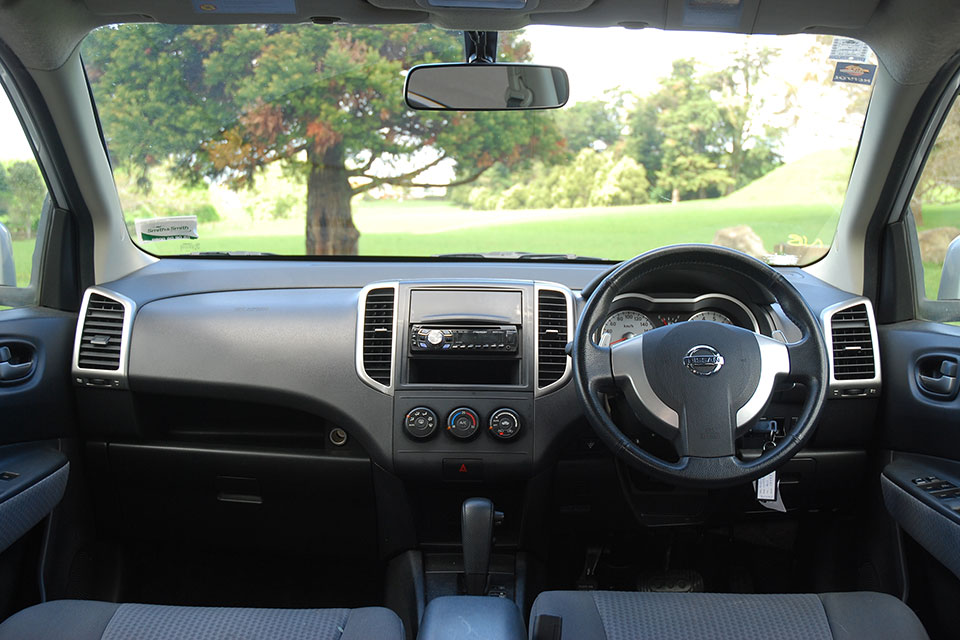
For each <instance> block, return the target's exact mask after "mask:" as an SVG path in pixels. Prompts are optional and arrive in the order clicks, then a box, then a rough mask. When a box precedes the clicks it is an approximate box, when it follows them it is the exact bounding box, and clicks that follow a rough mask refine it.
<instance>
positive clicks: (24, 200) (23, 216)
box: [0, 160, 47, 239]
mask: <svg viewBox="0 0 960 640" xmlns="http://www.w3.org/2000/svg"><path fill="white" fill-rule="evenodd" d="M6 173H7V175H6V181H7V185H8V190H7V193H8V196H7V198H6V199H5V200H6V211H5V212H0V213H5V216H4V220H3V222H4V224H5V225H6V226H7V230H9V231H10V234H11V235H12V236H13V237H14V238H18V239H22V238H30V237H32V236H33V234H34V232H35V231H36V229H37V222H38V221H39V220H40V214H41V213H42V211H43V199H44V197H45V196H46V195H47V187H46V185H45V184H44V183H43V177H42V176H41V175H40V170H39V169H38V168H37V165H36V163H35V162H28V161H26V160H15V161H13V162H11V163H10V164H8V165H7V170H6Z"/></svg>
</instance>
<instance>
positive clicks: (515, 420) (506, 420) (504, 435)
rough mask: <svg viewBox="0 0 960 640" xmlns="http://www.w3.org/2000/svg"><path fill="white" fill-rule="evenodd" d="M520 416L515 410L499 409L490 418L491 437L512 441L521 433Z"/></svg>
mask: <svg viewBox="0 0 960 640" xmlns="http://www.w3.org/2000/svg"><path fill="white" fill-rule="evenodd" d="M520 425H521V423H520V416H519V415H518V414H517V412H516V411H514V410H513V409H497V410H496V411H494V412H493V415H491V416H490V427H489V431H490V435H492V436H493V437H494V438H496V439H497V440H512V439H513V438H516V437H517V435H519V433H520Z"/></svg>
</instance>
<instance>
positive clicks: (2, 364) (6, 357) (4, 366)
mask: <svg viewBox="0 0 960 640" xmlns="http://www.w3.org/2000/svg"><path fill="white" fill-rule="evenodd" d="M12 360H13V352H11V351H10V347H8V346H6V345H4V346H2V347H0V381H2V382H15V381H17V380H22V379H23V378H26V377H27V376H28V375H30V372H31V371H33V365H34V362H33V353H32V352H31V353H30V357H29V359H28V360H27V361H26V362H11V361H12Z"/></svg>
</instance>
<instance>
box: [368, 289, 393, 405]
mask: <svg viewBox="0 0 960 640" xmlns="http://www.w3.org/2000/svg"><path fill="white" fill-rule="evenodd" d="M396 297H397V290H396V289H395V288H394V287H378V288H374V289H370V290H368V291H367V294H366V298H365V299H364V302H363V327H362V330H363V338H362V345H361V354H362V355H361V365H362V369H363V373H364V374H365V375H366V377H367V378H368V380H369V381H372V382H375V383H376V384H378V385H381V386H383V387H388V388H389V387H390V386H391V385H390V381H391V378H392V375H393V333H394V313H395V308H396Z"/></svg>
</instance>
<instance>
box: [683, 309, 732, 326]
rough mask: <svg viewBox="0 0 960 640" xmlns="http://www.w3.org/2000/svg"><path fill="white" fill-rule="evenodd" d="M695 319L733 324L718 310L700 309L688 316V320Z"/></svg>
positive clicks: (693, 320)
mask: <svg viewBox="0 0 960 640" xmlns="http://www.w3.org/2000/svg"><path fill="white" fill-rule="evenodd" d="M697 320H709V321H710V322H719V323H720V324H733V320H731V319H730V318H728V317H727V316H725V315H723V314H722V313H720V312H719V311H700V312H699V313H695V314H693V315H692V316H690V320H689V322H695V321H697Z"/></svg>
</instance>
